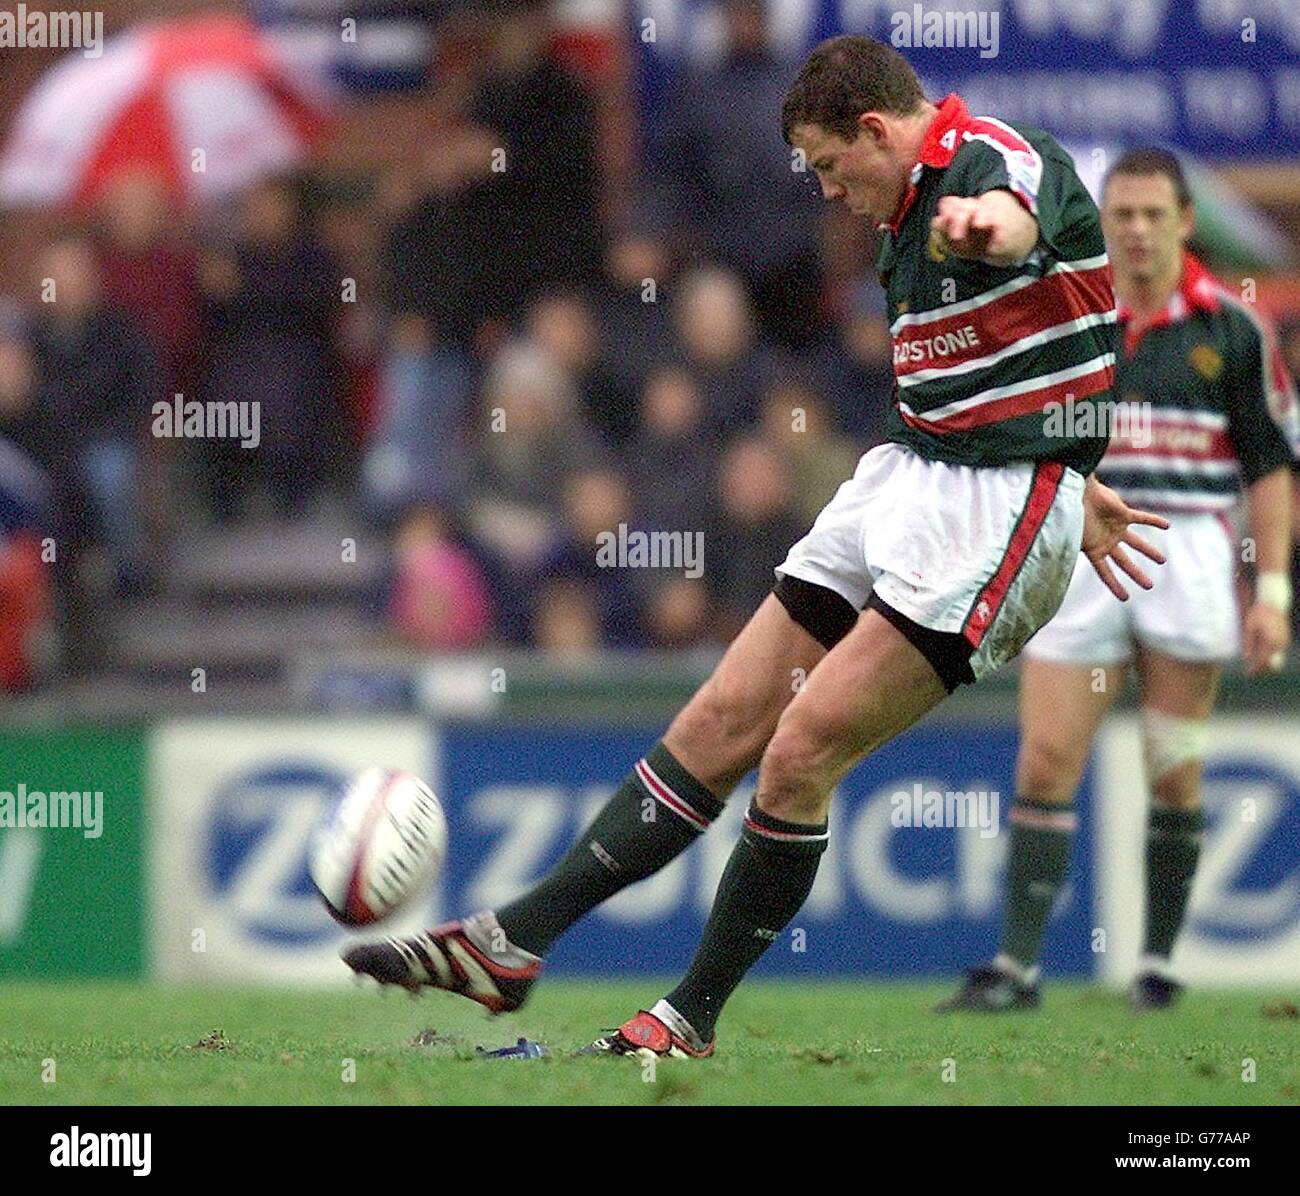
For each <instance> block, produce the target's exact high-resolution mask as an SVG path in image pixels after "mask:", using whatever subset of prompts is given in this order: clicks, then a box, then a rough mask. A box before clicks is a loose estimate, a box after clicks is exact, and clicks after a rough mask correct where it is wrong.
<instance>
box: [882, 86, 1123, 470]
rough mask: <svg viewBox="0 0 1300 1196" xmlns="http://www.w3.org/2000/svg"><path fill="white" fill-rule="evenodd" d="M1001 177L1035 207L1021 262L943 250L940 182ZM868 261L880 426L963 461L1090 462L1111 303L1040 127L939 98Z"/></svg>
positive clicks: (1097, 237) (1110, 376)
mask: <svg viewBox="0 0 1300 1196" xmlns="http://www.w3.org/2000/svg"><path fill="white" fill-rule="evenodd" d="M997 189H1003V190H1007V191H1010V192H1011V193H1012V194H1013V195H1015V196H1016V197H1017V198H1018V199H1019V200H1020V202H1021V203H1022V204H1024V205H1025V207H1026V208H1027V209H1028V210H1029V212H1030V213H1032V214H1033V215H1034V216H1035V217H1036V218H1037V220H1038V225H1039V241H1038V245H1037V247H1036V248H1035V249H1034V251H1033V252H1032V253H1031V254H1030V255H1029V257H1028V258H1027V259H1026V260H1025V261H1024V262H1023V263H1021V264H1020V265H1019V266H1010V267H995V266H988V265H985V264H984V263H982V262H976V261H970V260H967V259H964V258H958V257H952V256H944V255H943V254H942V253H941V252H940V251H939V250H938V249H937V247H936V246H935V245H934V243H933V242H932V240H931V236H930V222H931V220H932V219H933V218H934V216H935V214H936V210H937V207H938V203H939V200H940V198H941V197H942V196H945V195H958V196H977V195H982V194H984V192H986V191H993V190H997ZM881 227H882V229H883V230H884V234H885V235H884V239H883V242H882V244H881V248H880V257H879V261H878V263H877V268H878V270H879V272H880V278H881V283H882V285H883V286H884V288H885V295H886V299H887V302H888V310H889V320H890V331H891V333H892V335H893V342H894V378H895V389H894V404H893V407H892V409H891V411H890V414H889V422H888V425H887V428H888V434H889V439H891V440H893V441H896V442H897V443H899V444H903V445H906V446H907V447H908V448H911V449H913V450H914V451H915V452H917V453H918V454H919V455H921V456H923V457H928V458H933V459H936V460H940V461H951V462H954V463H956V464H961V465H1004V464H1008V463H1011V462H1016V461H1059V462H1061V463H1062V464H1065V465H1069V466H1071V467H1072V468H1074V469H1077V470H1078V471H1079V472H1080V473H1084V474H1087V473H1090V472H1091V471H1092V469H1093V467H1094V466H1095V465H1096V463H1097V461H1098V460H1099V459H1100V457H1101V455H1102V453H1103V452H1104V451H1105V448H1106V435H1105V427H1104V422H1103V421H1100V420H1098V419H1097V418H1096V414H1097V409H1096V405H1097V404H1098V403H1100V402H1101V401H1103V400H1107V399H1109V397H1110V392H1111V386H1112V384H1113V381H1114V369H1115V348H1116V345H1115V340H1116V315H1115V297H1114V292H1113V291H1112V289H1111V280H1110V265H1109V262H1108V260H1107V257H1106V246H1105V242H1104V241H1103V240H1102V235H1101V222H1100V219H1099V217H1098V215H1097V207H1096V205H1095V204H1094V203H1093V201H1092V197H1091V196H1090V195H1089V194H1088V191H1087V188H1085V187H1084V185H1083V183H1082V182H1081V181H1080V180H1079V176H1078V175H1077V174H1076V173H1075V170H1074V163H1073V162H1072V161H1071V160H1070V156H1069V155H1068V154H1067V153H1066V152H1065V151H1064V150H1063V149H1062V148H1061V147H1060V146H1059V145H1058V144H1057V143H1056V142H1055V141H1054V140H1052V138H1051V137H1049V136H1048V135H1047V134H1046V133H1043V132H1041V131H1038V130H1030V129H1026V130H1017V129H1014V128H1012V127H1011V126H1010V125H1007V124H1004V123H1003V122H1002V121H998V120H993V119H991V118H989V117H978V116H972V115H971V114H970V113H969V112H968V111H967V109H966V105H965V104H964V103H963V102H962V100H961V98H960V97H959V96H956V95H950V96H948V97H947V98H946V99H945V100H944V101H943V103H942V104H941V105H940V106H939V112H938V115H937V116H936V117H935V119H934V121H933V122H932V124H931V125H930V128H929V129H928V130H927V132H926V135H925V140H924V142H923V143H922V146H921V156H920V159H919V161H918V162H917V163H916V165H915V166H914V167H913V169H912V177H911V184H910V186H909V188H908V191H907V194H906V196H905V197H904V200H903V203H902V206H901V207H900V209H899V212H898V215H897V216H895V218H894V220H893V222H892V223H891V224H888V225H882V226H881Z"/></svg>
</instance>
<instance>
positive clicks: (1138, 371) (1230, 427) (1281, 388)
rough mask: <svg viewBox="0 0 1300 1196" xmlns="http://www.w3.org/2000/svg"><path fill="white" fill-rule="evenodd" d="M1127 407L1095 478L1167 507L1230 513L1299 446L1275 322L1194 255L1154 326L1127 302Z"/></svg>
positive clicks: (1122, 362) (1123, 316) (1123, 397)
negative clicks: (1134, 314) (1135, 319)
mask: <svg viewBox="0 0 1300 1196" xmlns="http://www.w3.org/2000/svg"><path fill="white" fill-rule="evenodd" d="M1119 317H1120V325H1121V327H1122V328H1123V330H1124V340H1123V345H1122V349H1121V352H1120V355H1119V361H1118V363H1117V365H1116V370H1115V393H1116V395H1117V396H1118V397H1119V399H1120V401H1121V404H1122V406H1120V407H1119V408H1118V409H1117V410H1116V412H1115V418H1114V419H1113V420H1112V427H1111V439H1110V447H1109V449H1107V451H1106V455H1105V456H1104V457H1103V458H1102V460H1101V464H1100V465H1098V466H1097V477H1098V479H1099V480H1101V481H1103V482H1105V483H1106V485H1108V486H1112V487H1114V488H1115V489H1116V490H1118V491H1119V493H1120V494H1121V495H1122V496H1123V497H1124V499H1125V500H1126V501H1127V502H1130V503H1134V504H1136V505H1138V506H1141V507H1147V508H1149V509H1152V510H1157V511H1222V510H1225V509H1227V508H1228V507H1231V506H1232V505H1233V504H1234V503H1235V502H1236V500H1237V496H1238V494H1239V492H1240V489H1241V487H1242V486H1243V485H1246V486H1248V485H1250V483H1251V482H1254V481H1256V480H1258V479H1259V478H1261V477H1263V476H1264V475H1265V474H1267V473H1272V472H1273V470H1275V469H1278V468H1279V467H1281V466H1283V465H1289V464H1290V463H1291V461H1292V460H1293V459H1294V457H1295V455H1296V453H1297V451H1298V450H1300V406H1298V405H1297V402H1296V392H1295V386H1294V383H1293V382H1292V380H1291V379H1290V378H1289V377H1288V376H1287V371H1286V366H1285V364H1284V363H1283V361H1282V353H1281V350H1280V348H1279V347H1278V343H1277V338H1276V337H1275V336H1274V335H1273V332H1272V329H1270V328H1269V327H1268V325H1267V324H1265V323H1264V321H1263V320H1262V319H1261V318H1260V317H1259V315H1258V314H1257V313H1256V312H1255V311H1253V310H1252V309H1251V307H1250V305H1249V304H1247V303H1244V302H1243V301H1242V300H1241V299H1240V298H1239V297H1238V296H1237V295H1235V294H1233V292H1231V291H1230V290H1228V289H1227V288H1226V287H1224V286H1222V285H1221V284H1220V283H1219V282H1218V281H1217V280H1216V279H1215V278H1214V277H1213V276H1212V275H1211V274H1210V273H1209V272H1208V271H1207V270H1206V269H1205V267H1204V266H1203V265H1201V263H1200V262H1198V261H1197V260H1196V258H1194V257H1193V256H1192V255H1191V254H1190V253H1184V255H1183V272H1182V277H1181V279H1180V280H1179V285H1178V289H1177V290H1176V291H1174V293H1173V294H1172V295H1171V296H1170V298H1169V302H1168V303H1166V304H1165V306H1164V309H1163V310H1162V311H1161V312H1160V313H1159V314H1158V315H1157V316H1156V317H1155V318H1154V319H1153V320H1152V321H1151V322H1150V323H1148V324H1147V325H1146V326H1145V327H1144V328H1141V329H1137V328H1134V327H1132V326H1131V313H1130V312H1129V311H1128V310H1127V309H1125V308H1124V307H1121V308H1120V312H1119Z"/></svg>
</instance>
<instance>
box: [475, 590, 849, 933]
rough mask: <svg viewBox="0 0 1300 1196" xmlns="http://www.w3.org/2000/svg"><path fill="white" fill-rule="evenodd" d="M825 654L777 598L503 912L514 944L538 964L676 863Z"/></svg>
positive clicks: (502, 920)
mask: <svg viewBox="0 0 1300 1196" xmlns="http://www.w3.org/2000/svg"><path fill="white" fill-rule="evenodd" d="M825 652H826V649H825V648H823V647H822V645H821V644H820V643H818V642H817V640H816V639H814V638H813V636H812V635H811V634H809V632H808V631H806V630H805V629H804V628H803V627H801V626H800V625H799V624H798V623H797V622H796V621H795V620H794V619H793V618H791V616H790V613H789V611H788V610H787V609H786V607H785V606H784V605H783V604H782V603H781V602H780V601H779V600H778V599H777V597H776V596H775V595H769V596H768V597H767V598H766V599H765V600H764V601H763V603H762V605H761V606H760V607H759V608H758V610H757V612H755V614H754V616H753V618H752V619H751V620H750V621H749V623H748V624H747V625H746V626H745V627H744V629H743V630H742V631H741V633H740V635H739V636H737V637H736V640H735V641H734V642H733V643H732V644H731V646H730V647H729V648H728V649H727V652H726V654H725V655H724V656H723V658H722V660H721V661H720V662H719V664H718V667H717V668H716V669H715V670H714V672H713V675H712V676H711V677H710V678H709V679H708V680H707V681H706V682H705V683H704V684H703V685H702V686H701V687H700V689H699V691H698V692H697V693H696V694H695V696H694V697H692V698H691V700H690V701H689V702H688V703H687V704H686V706H685V707H684V708H683V709H682V711H681V712H680V713H679V714H678V715H677V717H676V718H675V719H674V720H673V721H672V723H671V725H670V726H669V728H668V731H667V732H666V733H665V735H664V737H663V740H662V741H661V742H660V743H658V744H656V745H655V746H654V747H653V748H651V749H650V751H648V752H647V753H646V754H645V756H644V757H643V758H642V759H641V760H639V761H637V764H636V766H635V767H634V768H633V769H632V771H631V772H630V773H629V774H628V775H627V777H626V778H625V779H624V781H623V783H622V785H621V786H620V787H619V789H618V790H617V792H615V794H614V796H613V797H611V798H610V800H609V801H608V802H607V803H606V805H605V807H604V808H603V809H602V810H601V811H600V813H599V814H597V815H596V818H595V820H594V821H593V822H592V824H591V826H590V827H588V828H587V830H586V831H585V832H584V833H583V835H582V836H581V838H580V839H579V840H578V842H577V843H576V844H575V845H574V846H573V848H572V849H570V851H569V852H568V854H567V855H565V857H564V858H563V859H562V860H560V862H559V863H558V864H557V865H556V866H555V867H554V868H553V869H552V870H551V871H550V872H549V873H548V874H547V875H546V876H545V877H543V878H542V880H541V881H539V882H538V884H537V885H536V886H534V888H533V889H532V890H530V891H529V892H528V893H525V894H524V895H523V896H522V897H519V898H518V899H516V900H515V901H512V902H511V903H510V904H509V905H507V906H505V907H503V908H502V909H500V910H499V911H497V920H498V922H499V923H500V925H501V928H502V930H503V931H504V932H505V935H506V938H507V939H509V941H510V942H512V943H514V944H516V945H517V946H518V947H520V948H522V949H523V950H525V951H528V952H530V953H532V954H534V955H539V956H540V955H542V954H544V953H545V952H546V950H547V949H548V948H549V947H550V945H551V943H553V942H554V941H555V939H557V938H558V937H559V936H560V935H561V934H562V933H563V932H564V931H565V930H566V929H568V927H569V926H571V925H573V923H574V922H576V921H577V920H578V919H579V918H580V917H582V915H583V914H585V913H587V912H588V911H589V910H592V909H594V908H595V907H596V906H597V905H599V904H600V903H601V902H603V901H606V900H608V899H609V898H610V897H612V896H613V895H614V894H615V893H617V892H619V891H620V890H621V889H624V888H626V887H627V886H628V885H630V884H634V883H636V882H637V881H639V880H644V879H645V878H646V877H648V876H650V875H652V874H653V873H655V872H657V871H659V869H660V868H663V867H665V866H666V865H667V864H669V863H671V862H672V861H673V860H674V859H676V858H677V856H678V855H679V854H680V853H681V852H682V851H684V850H685V849H686V848H687V847H689V846H690V845H691V844H692V843H693V842H694V841H695V840H696V839H697V838H698V837H699V836H700V834H701V833H703V832H704V831H705V830H707V829H708V827H709V825H710V824H711V823H712V821H713V820H714V818H716V817H717V816H718V814H720V813H721V812H722V807H723V803H724V802H725V800H726V798H727V797H728V796H729V794H730V793H731V791H732V789H734V788H735V786H736V784H737V783H738V782H739V781H740V779H741V778H742V777H743V776H745V774H746V773H748V772H749V771H750V770H751V769H752V768H753V767H754V765H755V764H757V763H758V761H759V758H760V757H761V755H762V753H763V748H764V747H765V746H766V745H767V741H768V739H770V738H771V735H772V732H773V730H774V729H775V728H776V725H777V720H778V719H779V718H780V717H781V712H782V710H784V709H785V707H786V705H787V704H788V703H789V702H790V700H791V699H792V698H793V697H794V694H795V689H796V686H797V684H798V681H797V679H798V678H800V677H803V676H806V675H808V674H809V673H810V672H812V671H813V670H814V667H815V666H816V665H817V662H818V661H819V660H820V659H821V658H822V657H823V656H824V655H825Z"/></svg>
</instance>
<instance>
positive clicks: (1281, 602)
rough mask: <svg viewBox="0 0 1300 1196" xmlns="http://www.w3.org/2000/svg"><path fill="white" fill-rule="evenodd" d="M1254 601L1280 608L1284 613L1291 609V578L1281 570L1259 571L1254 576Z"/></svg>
mask: <svg viewBox="0 0 1300 1196" xmlns="http://www.w3.org/2000/svg"><path fill="white" fill-rule="evenodd" d="M1255 601H1256V602H1262V603H1263V604H1264V605H1265V606H1271V607H1273V609H1274V610H1280V611H1281V612H1282V613H1283V614H1284V615H1285V614H1287V613H1289V612H1290V610H1291V579H1290V578H1289V577H1288V576H1287V575H1286V574H1285V573H1282V572H1281V571H1275V572H1272V573H1260V574H1259V575H1258V576H1256V578H1255Z"/></svg>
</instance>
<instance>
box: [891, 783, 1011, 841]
mask: <svg viewBox="0 0 1300 1196" xmlns="http://www.w3.org/2000/svg"><path fill="white" fill-rule="evenodd" d="M889 804H890V806H891V807H892V808H891V809H890V812H889V825H890V826H894V827H905V826H911V827H927V828H929V827H968V826H973V827H978V828H979V832H980V838H981V839H992V838H994V837H995V836H996V835H997V833H998V807H999V798H998V792H997V790H996V789H972V790H970V791H969V792H962V791H961V790H953V789H945V790H944V791H943V792H940V791H939V790H938V789H926V788H925V787H924V786H923V785H922V784H921V782H920V781H916V782H914V783H913V785H912V788H911V789H910V790H908V789H900V790H899V791H898V792H897V793H895V794H894V795H893V796H892V797H891V798H890V799H889Z"/></svg>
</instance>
